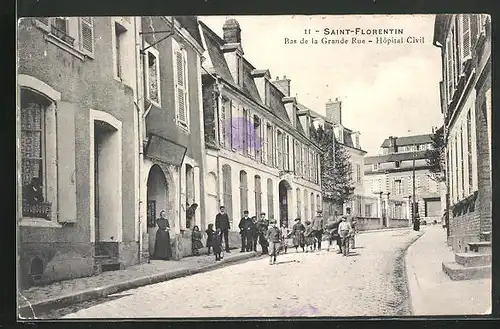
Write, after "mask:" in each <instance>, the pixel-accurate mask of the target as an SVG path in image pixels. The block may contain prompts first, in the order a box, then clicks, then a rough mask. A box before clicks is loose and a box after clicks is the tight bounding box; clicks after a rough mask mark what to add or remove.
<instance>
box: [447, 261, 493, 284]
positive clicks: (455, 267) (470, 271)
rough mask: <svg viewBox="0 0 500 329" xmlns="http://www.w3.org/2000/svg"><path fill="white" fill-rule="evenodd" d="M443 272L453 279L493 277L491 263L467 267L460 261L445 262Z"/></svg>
mask: <svg viewBox="0 0 500 329" xmlns="http://www.w3.org/2000/svg"><path fill="white" fill-rule="evenodd" d="M442 267H443V272H445V273H446V274H447V275H448V276H449V277H450V278H451V279H452V280H454V281H459V280H473V279H485V278H490V277H491V265H487V266H473V267H465V266H463V265H461V264H458V263H443V265H442Z"/></svg>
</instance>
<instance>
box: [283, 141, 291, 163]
mask: <svg viewBox="0 0 500 329" xmlns="http://www.w3.org/2000/svg"><path fill="white" fill-rule="evenodd" d="M288 144H289V143H288V136H287V135H285V136H284V138H283V168H284V169H285V170H287V171H288V170H289V169H290V166H289V162H288V160H289V157H288V152H289V146H288Z"/></svg>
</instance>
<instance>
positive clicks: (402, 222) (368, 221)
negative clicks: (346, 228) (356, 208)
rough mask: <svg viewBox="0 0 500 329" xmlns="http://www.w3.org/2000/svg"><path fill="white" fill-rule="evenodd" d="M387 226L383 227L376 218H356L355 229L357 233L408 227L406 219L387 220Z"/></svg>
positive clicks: (408, 223)
mask: <svg viewBox="0 0 500 329" xmlns="http://www.w3.org/2000/svg"><path fill="white" fill-rule="evenodd" d="M388 224H389V225H387V226H385V225H383V222H382V221H381V220H380V218H377V217H356V228H357V230H358V231H368V230H379V229H384V228H399V227H409V226H410V222H409V220H408V219H393V218H391V219H389V223H388Z"/></svg>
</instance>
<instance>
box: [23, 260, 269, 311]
mask: <svg viewBox="0 0 500 329" xmlns="http://www.w3.org/2000/svg"><path fill="white" fill-rule="evenodd" d="M260 255H261V253H260V252H255V251H254V252H251V253H245V254H239V255H236V256H234V257H232V258H229V259H228V258H226V259H224V258H223V259H222V260H221V261H220V262H217V263H212V264H208V265H202V266H198V267H195V268H188V269H181V270H176V271H173V272H164V273H158V274H153V275H150V276H143V277H139V278H135V279H131V280H128V281H125V282H120V283H117V284H112V285H108V286H104V287H98V288H94V289H87V290H82V291H79V292H76V293H74V294H71V295H66V296H61V297H55V298H51V299H46V300H41V301H39V302H35V303H31V304H28V305H23V306H18V316H20V317H21V314H30V316H27V317H26V318H31V319H33V318H35V319H36V316H35V314H36V313H43V312H44V310H48V309H51V310H52V309H57V308H62V307H65V306H68V305H70V304H75V303H80V302H84V301H88V300H93V299H98V298H102V297H106V296H108V295H112V294H116V293H118V292H122V291H126V290H130V289H134V288H138V287H142V286H147V285H150V284H154V283H160V282H164V281H169V280H174V279H178V278H182V277H186V276H190V275H193V274H198V273H203V272H208V271H210V270H214V269H217V268H219V267H222V266H224V265H227V264H230V263H235V262H239V261H243V260H247V259H251V258H256V257H258V256H260Z"/></svg>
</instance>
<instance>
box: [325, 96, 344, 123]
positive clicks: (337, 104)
mask: <svg viewBox="0 0 500 329" xmlns="http://www.w3.org/2000/svg"><path fill="white" fill-rule="evenodd" d="M326 119H327V120H328V121H330V122H332V123H333V124H342V102H341V101H339V99H338V98H335V101H333V102H332V100H331V99H330V100H328V102H327V103H326Z"/></svg>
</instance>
